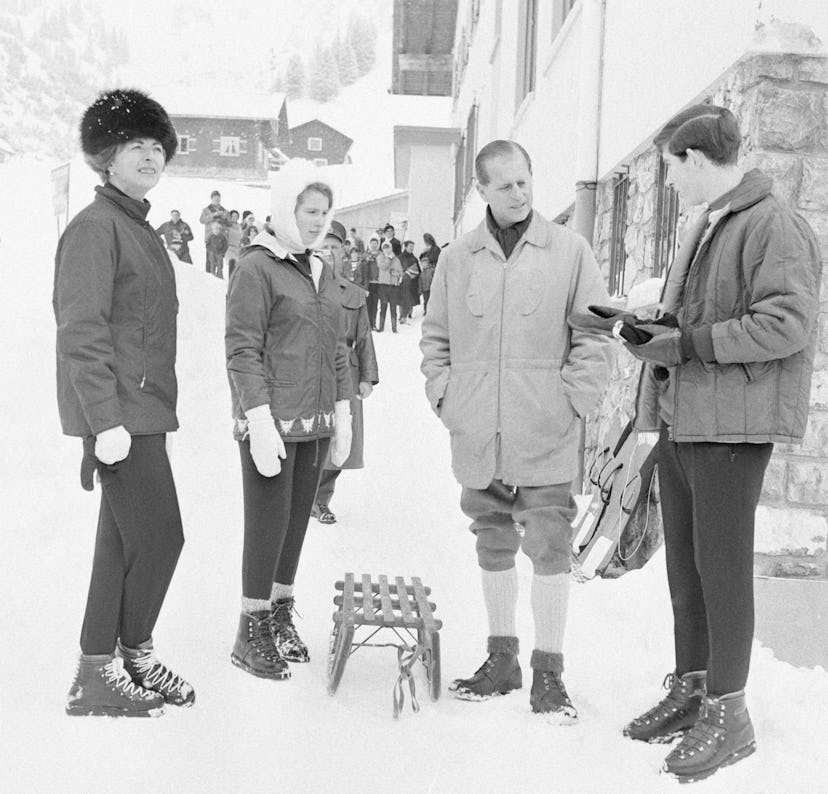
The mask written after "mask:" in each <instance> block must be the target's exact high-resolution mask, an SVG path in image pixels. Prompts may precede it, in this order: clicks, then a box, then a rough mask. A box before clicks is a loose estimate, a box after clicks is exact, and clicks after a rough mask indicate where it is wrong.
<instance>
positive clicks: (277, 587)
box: [270, 582, 293, 601]
mask: <svg viewBox="0 0 828 794" xmlns="http://www.w3.org/2000/svg"><path fill="white" fill-rule="evenodd" d="M291 596H293V585H292V584H279V583H278V582H274V583H273V587H271V588H270V600H271V601H276V600H278V599H280V598H290V597H291Z"/></svg>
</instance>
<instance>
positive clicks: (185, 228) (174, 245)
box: [155, 210, 193, 265]
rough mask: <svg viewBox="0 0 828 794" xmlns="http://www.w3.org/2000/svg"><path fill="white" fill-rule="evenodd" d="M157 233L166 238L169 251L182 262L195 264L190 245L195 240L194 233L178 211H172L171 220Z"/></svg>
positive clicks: (161, 226) (160, 227) (158, 229)
mask: <svg viewBox="0 0 828 794" xmlns="http://www.w3.org/2000/svg"><path fill="white" fill-rule="evenodd" d="M155 231H156V232H157V233H158V234H160V235H161V236H162V237H163V238H164V242H165V243H166V245H167V249H168V250H169V251H172V252H173V253H174V254H175V255H176V256H177V257H178V260H179V261H180V262H186V263H187V264H190V265H191V264H193V260H192V257H190V248H189V245H188V243H189V242H190V240H192V239H193V231H192V229H190V224H189V223H185V222H184V221H182V220H181V213H180V212H179V211H178V210H172V211H171V212H170V219H169V220H168V221H166V222H164V223H162V224H161V225H160V226H159V227H158V228H157V229H156V230H155Z"/></svg>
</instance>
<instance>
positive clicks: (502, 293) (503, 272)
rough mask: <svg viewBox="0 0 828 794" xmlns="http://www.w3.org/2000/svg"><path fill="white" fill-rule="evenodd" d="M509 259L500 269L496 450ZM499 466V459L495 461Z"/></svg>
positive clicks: (497, 445)
mask: <svg viewBox="0 0 828 794" xmlns="http://www.w3.org/2000/svg"><path fill="white" fill-rule="evenodd" d="M508 261H509V260H508V259H504V261H503V267H502V268H501V270H500V332H499V335H498V347H497V439H496V440H497V444H496V450H495V451H496V452H498V451H499V449H500V392H501V389H502V388H503V316H504V314H505V307H506V265H507V263H508ZM495 466H497V461H495Z"/></svg>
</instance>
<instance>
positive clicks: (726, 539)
mask: <svg viewBox="0 0 828 794" xmlns="http://www.w3.org/2000/svg"><path fill="white" fill-rule="evenodd" d="M772 452H773V444H716V443H675V442H673V441H670V440H668V438H667V429H666V428H662V431H661V438H660V439H659V450H658V479H659V485H660V488H661V511H662V515H663V517H664V545H665V549H666V553H667V578H668V581H669V584H670V597H671V599H672V602H673V620H674V633H675V649H676V672H677V673H678V674H679V675H683V674H684V673H688V672H690V671H692V670H707V688H708V692H710V694H712V695H724V694H727V693H729V692H738V691H739V690H740V689H744V687H745V683H746V682H747V676H748V668H749V667H750V649H751V644H752V642H753V526H754V516H755V512H756V505H757V503H758V501H759V495H760V493H761V491H762V481H763V479H764V477H765V469H766V468H767V465H768V461H769V460H770V456H771V453H772Z"/></svg>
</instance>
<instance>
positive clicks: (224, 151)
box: [219, 135, 241, 157]
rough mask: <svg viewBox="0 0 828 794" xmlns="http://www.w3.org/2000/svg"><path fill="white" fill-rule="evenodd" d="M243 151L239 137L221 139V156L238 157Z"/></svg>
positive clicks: (229, 136) (225, 136) (228, 136)
mask: <svg viewBox="0 0 828 794" xmlns="http://www.w3.org/2000/svg"><path fill="white" fill-rule="evenodd" d="M240 150H241V142H240V141H239V138H238V136H232V135H222V136H221V138H219V156H221V157H238V156H239V152H240Z"/></svg>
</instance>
